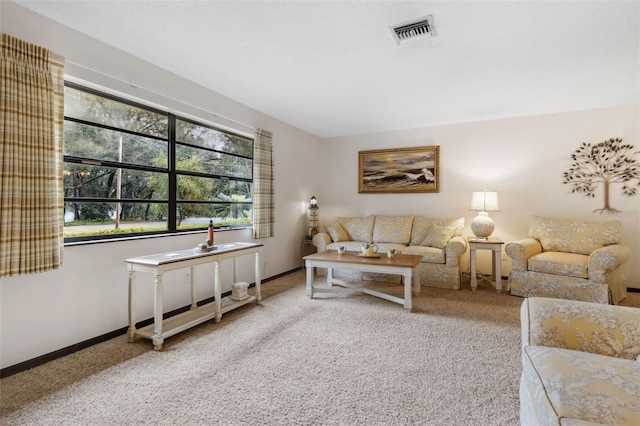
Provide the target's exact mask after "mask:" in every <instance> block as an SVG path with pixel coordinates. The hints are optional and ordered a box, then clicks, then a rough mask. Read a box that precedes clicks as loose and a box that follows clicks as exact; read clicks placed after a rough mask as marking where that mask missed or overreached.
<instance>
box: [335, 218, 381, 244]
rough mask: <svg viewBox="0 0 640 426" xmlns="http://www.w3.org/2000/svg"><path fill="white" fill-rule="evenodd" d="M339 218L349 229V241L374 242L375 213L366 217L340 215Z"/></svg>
mask: <svg viewBox="0 0 640 426" xmlns="http://www.w3.org/2000/svg"><path fill="white" fill-rule="evenodd" d="M337 220H338V223H339V224H340V225H342V227H343V228H344V230H345V231H347V234H348V235H349V241H362V242H365V243H371V242H373V222H374V220H375V216H374V215H369V216H366V217H338V218H337Z"/></svg>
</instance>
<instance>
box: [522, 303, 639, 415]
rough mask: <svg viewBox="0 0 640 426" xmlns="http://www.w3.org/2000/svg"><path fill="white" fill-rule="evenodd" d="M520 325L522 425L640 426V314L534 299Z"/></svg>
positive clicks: (524, 309)
mask: <svg viewBox="0 0 640 426" xmlns="http://www.w3.org/2000/svg"><path fill="white" fill-rule="evenodd" d="M520 325H521V331H522V375H521V379H520V424H522V425H527V426H528V425H584V426H586V425H590V426H593V425H633V426H637V425H639V424H640V403H639V401H640V332H639V331H640V309H638V308H631V307H625V306H610V305H601V304H596V303H587V302H579V301H575V300H559V299H549V298H545V297H530V298H527V299H525V300H524V301H523V302H522V307H521V310H520Z"/></svg>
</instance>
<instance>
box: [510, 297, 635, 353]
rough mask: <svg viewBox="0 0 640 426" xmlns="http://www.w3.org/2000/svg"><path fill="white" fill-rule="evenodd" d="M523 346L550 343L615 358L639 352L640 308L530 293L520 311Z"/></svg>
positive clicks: (558, 346)
mask: <svg viewBox="0 0 640 426" xmlns="http://www.w3.org/2000/svg"><path fill="white" fill-rule="evenodd" d="M520 314H521V317H520V320H521V322H520V324H521V327H522V347H523V348H524V347H525V346H551V347H556V348H564V349H571V350H577V351H582V352H590V353H596V354H600V355H607V356H612V357H617V358H625V359H633V360H635V359H637V358H638V356H639V355H640V309H638V308H630V307H626V306H615V305H605V304H599V303H590V302H580V301H576V300H566V299H551V298H545V297H529V298H526V299H524V301H523V302H522V307H521V311H520Z"/></svg>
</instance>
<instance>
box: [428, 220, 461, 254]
mask: <svg viewBox="0 0 640 426" xmlns="http://www.w3.org/2000/svg"><path fill="white" fill-rule="evenodd" d="M455 232H456V229H455V227H453V226H440V225H435V224H434V225H431V227H430V228H429V231H428V232H427V236H426V237H425V238H424V240H423V241H422V243H420V245H421V246H428V247H436V248H439V249H443V248H445V247H446V246H447V244H448V243H449V240H450V239H451V237H453V234H454V233H455Z"/></svg>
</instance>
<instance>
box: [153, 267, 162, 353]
mask: <svg viewBox="0 0 640 426" xmlns="http://www.w3.org/2000/svg"><path fill="white" fill-rule="evenodd" d="M155 284H156V295H155V299H156V300H155V302H156V303H155V312H154V315H153V349H155V350H156V351H159V350H160V349H162V344H163V343H164V337H162V310H163V303H162V297H163V291H162V275H161V274H159V275H156V278H155Z"/></svg>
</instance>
